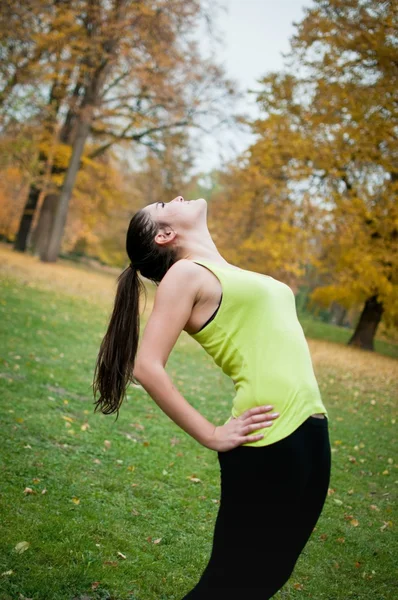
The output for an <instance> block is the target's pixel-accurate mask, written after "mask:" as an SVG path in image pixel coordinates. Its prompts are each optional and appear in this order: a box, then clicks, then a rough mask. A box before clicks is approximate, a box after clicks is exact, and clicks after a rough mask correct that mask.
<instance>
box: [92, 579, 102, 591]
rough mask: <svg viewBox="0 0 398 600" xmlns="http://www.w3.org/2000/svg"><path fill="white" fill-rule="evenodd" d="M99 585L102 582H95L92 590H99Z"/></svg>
mask: <svg viewBox="0 0 398 600" xmlns="http://www.w3.org/2000/svg"><path fill="white" fill-rule="evenodd" d="M99 584H100V582H99V581H94V582H93V583H92V584H91V589H92V590H96V589H97V587H98V586H99Z"/></svg>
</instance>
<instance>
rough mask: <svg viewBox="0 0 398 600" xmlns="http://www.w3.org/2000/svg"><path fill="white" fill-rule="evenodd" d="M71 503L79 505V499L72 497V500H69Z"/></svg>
mask: <svg viewBox="0 0 398 600" xmlns="http://www.w3.org/2000/svg"><path fill="white" fill-rule="evenodd" d="M71 502H73V504H76V505H78V504H80V498H76V496H73V498H71Z"/></svg>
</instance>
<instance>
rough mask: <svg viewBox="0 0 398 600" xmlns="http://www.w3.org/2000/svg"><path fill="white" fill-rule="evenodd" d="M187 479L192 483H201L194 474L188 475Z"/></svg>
mask: <svg viewBox="0 0 398 600" xmlns="http://www.w3.org/2000/svg"><path fill="white" fill-rule="evenodd" d="M187 479H189V481H192V482H193V483H201V480H200V479H199V477H195V476H194V475H189V476H188V477H187Z"/></svg>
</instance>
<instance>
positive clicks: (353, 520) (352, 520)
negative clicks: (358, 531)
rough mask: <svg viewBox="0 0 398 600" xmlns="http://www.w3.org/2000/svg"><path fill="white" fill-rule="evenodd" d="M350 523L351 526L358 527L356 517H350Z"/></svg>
mask: <svg viewBox="0 0 398 600" xmlns="http://www.w3.org/2000/svg"><path fill="white" fill-rule="evenodd" d="M350 525H352V526H353V527H358V525H359V521H358V520H357V519H351V521H350Z"/></svg>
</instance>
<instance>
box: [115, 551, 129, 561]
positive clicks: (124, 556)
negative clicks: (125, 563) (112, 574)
mask: <svg viewBox="0 0 398 600" xmlns="http://www.w3.org/2000/svg"><path fill="white" fill-rule="evenodd" d="M117 555H118V556H120V558H123V559H124V560H126V558H127V556H126V555H125V554H122V553H121V552H118V553H117Z"/></svg>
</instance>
